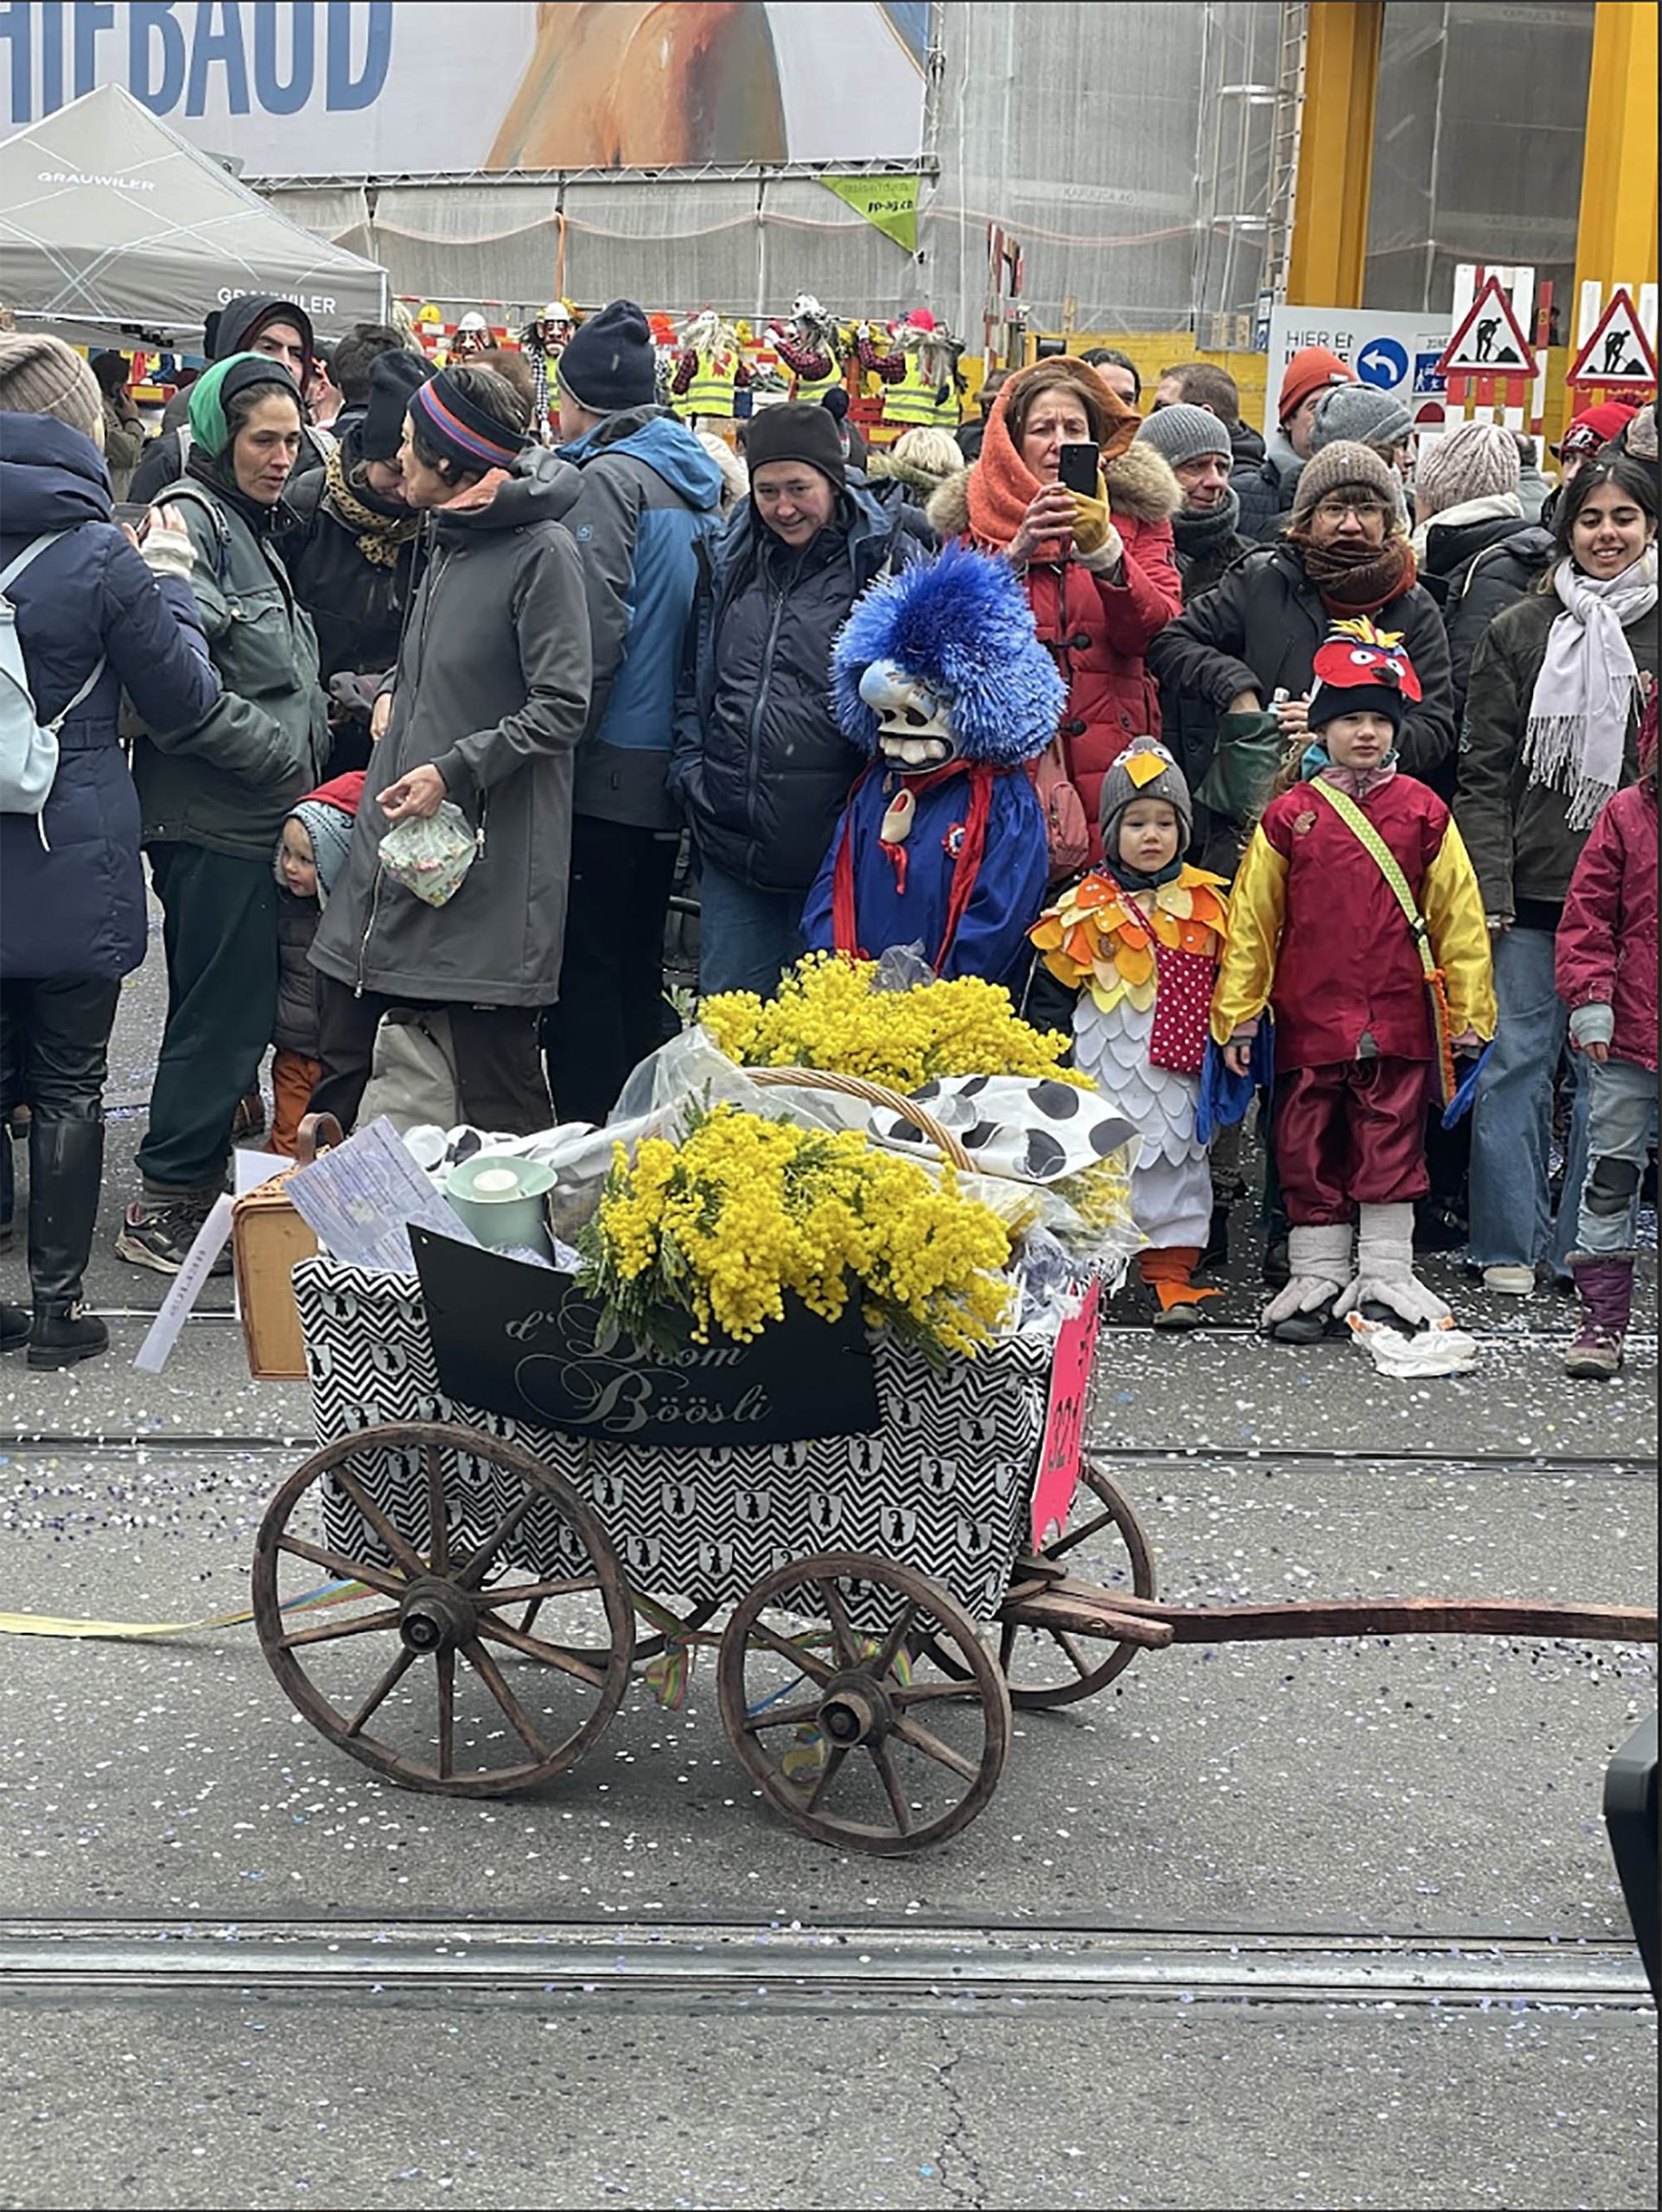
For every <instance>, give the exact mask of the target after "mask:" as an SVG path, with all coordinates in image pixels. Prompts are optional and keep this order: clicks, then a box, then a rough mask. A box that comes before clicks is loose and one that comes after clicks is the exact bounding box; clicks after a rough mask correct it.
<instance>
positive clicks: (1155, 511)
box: [928, 356, 1182, 862]
mask: <svg viewBox="0 0 1662 2212" xmlns="http://www.w3.org/2000/svg"><path fill="white" fill-rule="evenodd" d="M1136 435H1137V416H1136V415H1135V414H1133V412H1132V411H1131V410H1130V408H1129V407H1127V406H1126V405H1125V404H1124V401H1123V400H1121V399H1118V398H1117V397H1115V395H1114V394H1113V393H1112V392H1111V391H1109V389H1108V387H1107V386H1106V385H1105V384H1104V383H1103V382H1102V380H1101V378H1099V377H1098V376H1097V375H1096V373H1095V372H1094V371H1092V369H1090V368H1089V367H1087V366H1086V365H1085V364H1084V363H1083V362H1080V361H1078V360H1075V359H1072V358H1071V357H1067V356H1062V357H1060V358H1057V359H1052V360H1048V361H1040V362H1037V363H1035V365H1034V366H1033V367H1032V368H1030V369H1023V370H1022V371H1021V372H1019V373H1018V374H1017V375H1016V376H1013V377H1012V378H1010V380H1009V383H1008V384H1007V385H1005V386H1004V388H1003V391H1001V392H1000V393H999V395H998V397H997V400H996V401H995V402H994V403H993V408H992V412H991V413H990V415H989V416H988V417H987V428H986V433H985V435H984V438H983V440H982V445H981V456H980V459H979V460H978V461H977V462H976V463H975V465H974V467H972V468H971V469H970V470H969V471H968V472H967V473H966V474H965V475H962V476H956V477H949V478H948V480H946V483H945V484H943V485H942V486H941V488H940V490H939V492H937V493H936V494H935V496H934V498H933V499H932V500H931V501H930V503H929V509H928V513H929V519H930V521H931V522H932V523H933V524H934V526H935V528H936V530H937V531H939V533H940V534H941V536H942V537H965V538H968V539H969V540H970V541H971V543H974V544H977V545H979V546H982V547H984V549H986V550H989V551H992V552H1002V553H1003V554H1005V555H1007V556H1008V557H1009V561H1010V563H1011V564H1012V566H1014V567H1015V568H1016V569H1019V570H1020V571H1021V573H1022V577H1023V580H1024V582H1025V583H1026V586H1027V594H1028V605H1029V606H1030V607H1032V609H1033V619H1034V622H1035V626H1036V627H1037V630H1038V632H1039V636H1040V639H1041V642H1042V643H1043V644H1045V645H1048V647H1049V648H1050V651H1051V652H1053V653H1054V656H1055V658H1056V664H1057V666H1058V668H1059V669H1060V671H1061V676H1062V680H1063V682H1064V683H1066V684H1067V709H1066V711H1065V712H1064V714H1063V716H1062V724H1061V728H1060V732H1059V733H1058V747H1059V751H1060V761H1059V763H1058V764H1057V765H1058V766H1060V770H1061V772H1062V773H1063V774H1064V775H1065V776H1066V777H1067V780H1068V781H1069V782H1070V783H1071V784H1072V785H1073V787H1074V789H1075V790H1076V791H1078V792H1079V798H1080V801H1081V804H1082V807H1083V811H1084V817H1085V826H1086V829H1088V832H1089V836H1090V854H1089V858H1090V859H1091V861H1093V862H1094V861H1097V860H1098V859H1099V858H1100V857H1101V834H1102V833H1101V830H1100V829H1099V827H1098V819H1097V816H1098V804H1097V802H1098V793H1099V791H1101V788H1102V779H1103V778H1104V777H1105V775H1106V774H1107V772H1108V770H1109V769H1110V767H1111V766H1112V765H1113V763H1114V762H1115V761H1116V760H1118V757H1119V755H1120V754H1121V753H1123V752H1124V750H1125V748H1126V747H1127V746H1128V745H1129V744H1130V741H1131V740H1132V739H1133V738H1134V737H1145V736H1146V737H1157V736H1158V735H1159V734H1160V702H1159V692H1158V688H1157V686H1156V684H1155V683H1154V681H1153V678H1152V677H1150V676H1149V671H1148V670H1147V668H1146V667H1145V665H1144V664H1143V655H1144V653H1145V652H1146V651H1147V649H1148V646H1149V642H1150V640H1151V639H1153V638H1155V637H1156V635H1157V634H1158V632H1160V631H1161V630H1162V629H1163V628H1164V626H1165V625H1166V624H1167V623H1168V622H1169V621H1170V620H1171V619H1172V617H1173V616H1174V615H1175V614H1176V613H1177V612H1178V610H1179V608H1180V607H1181V605H1182V587H1181V584H1180V582H1179V581H1178V575H1177V569H1176V566H1175V562H1174V559H1173V556H1172V536H1171V518H1172V516H1173V515H1174V514H1175V513H1176V512H1177V510H1178V508H1179V506H1180V505H1181V504H1182V492H1181V487H1180V486H1179V485H1178V481H1177V479H1176V478H1175V476H1174V475H1173V474H1172V472H1171V469H1170V467H1169V466H1168V463H1167V462H1166V461H1164V460H1163V459H1162V457H1161V455H1160V454H1157V453H1156V452H1155V450H1154V449H1153V448H1152V447H1151V446H1148V445H1143V444H1137V445H1134V444H1133V443H1132V440H1133V439H1134V438H1135V437H1136Z"/></svg>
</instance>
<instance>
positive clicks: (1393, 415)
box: [1310, 384, 1414, 453]
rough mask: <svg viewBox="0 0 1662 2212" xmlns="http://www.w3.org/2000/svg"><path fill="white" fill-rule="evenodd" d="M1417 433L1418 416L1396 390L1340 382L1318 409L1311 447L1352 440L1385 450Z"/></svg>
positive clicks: (1314, 451)
mask: <svg viewBox="0 0 1662 2212" xmlns="http://www.w3.org/2000/svg"><path fill="white" fill-rule="evenodd" d="M1412 435H1414V418H1413V416H1411V415H1410V413H1409V411H1408V410H1407V408H1405V407H1404V405H1403V403H1402V402H1401V400H1400V399H1398V398H1397V397H1396V396H1395V395H1394V393H1391V392H1389V391H1379V388H1378V386H1377V385H1371V384H1339V385H1334V388H1333V390H1332V391H1330V392H1329V393H1328V396H1327V397H1326V398H1325V399H1324V400H1323V401H1322V403H1321V406H1320V407H1318V408H1317V409H1316V410H1315V423H1313V424H1312V425H1311V428H1310V450H1311V452H1312V453H1320V452H1321V448H1323V446H1332V445H1337V444H1338V443H1339V442H1340V440H1341V439H1349V440H1352V441H1353V442H1355V443H1356V444H1357V445H1362V446H1372V447H1374V448H1377V449H1379V450H1381V451H1385V450H1388V449H1389V448H1391V446H1399V445H1401V444H1403V443H1404V441H1405V440H1406V439H1408V438H1410V437H1412Z"/></svg>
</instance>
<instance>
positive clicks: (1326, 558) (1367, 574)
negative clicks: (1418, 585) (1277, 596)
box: [1287, 530, 1419, 619]
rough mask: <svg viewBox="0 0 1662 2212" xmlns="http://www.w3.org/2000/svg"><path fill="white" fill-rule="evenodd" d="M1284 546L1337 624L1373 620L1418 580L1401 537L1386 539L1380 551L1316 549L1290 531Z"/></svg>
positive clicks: (1299, 532)
mask: <svg viewBox="0 0 1662 2212" xmlns="http://www.w3.org/2000/svg"><path fill="white" fill-rule="evenodd" d="M1287 543H1289V545H1292V546H1295V547H1296V549H1297V551H1298V557H1299V559H1300V560H1301V561H1302V563H1304V573H1305V575H1307V576H1308V577H1309V580H1310V582H1312V583H1313V584H1314V585H1315V588H1316V589H1317V591H1318V592H1320V594H1321V604H1322V605H1323V606H1324V607H1326V608H1327V609H1328V613H1331V614H1334V615H1337V616H1339V617H1340V618H1341V619H1343V618H1344V617H1346V616H1348V615H1352V614H1377V613H1379V609H1380V608H1381V607H1388V606H1389V605H1390V603H1391V601H1392V600H1393V599H1400V598H1401V597H1402V595H1403V594H1404V592H1405V591H1409V590H1411V589H1412V588H1413V586H1414V584H1415V582H1416V581H1417V577H1418V575H1419V571H1418V569H1417V568H1416V567H1415V565H1414V549H1413V547H1412V546H1411V545H1410V543H1409V542H1408V540H1407V539H1406V538H1405V537H1387V538H1386V540H1385V543H1384V544H1383V545H1318V544H1316V543H1315V540H1314V539H1313V538H1311V537H1309V534H1308V533H1307V532H1306V531H1302V530H1289V531H1288V532H1287Z"/></svg>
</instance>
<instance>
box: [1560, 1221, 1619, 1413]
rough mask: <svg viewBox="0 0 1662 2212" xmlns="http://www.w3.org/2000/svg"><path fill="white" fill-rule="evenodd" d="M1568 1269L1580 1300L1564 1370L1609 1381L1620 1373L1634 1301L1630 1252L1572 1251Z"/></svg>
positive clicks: (1600, 1381)
mask: <svg viewBox="0 0 1662 2212" xmlns="http://www.w3.org/2000/svg"><path fill="white" fill-rule="evenodd" d="M1570 1273H1571V1274H1573V1275H1574V1277H1575V1279H1576V1295H1577V1296H1578V1297H1579V1298H1580V1300H1581V1303H1582V1325H1581V1330H1580V1333H1579V1334H1578V1335H1577V1337H1576V1341H1575V1343H1574V1344H1571V1345H1570V1349H1569V1351H1567V1352H1565V1354H1564V1356H1563V1371H1564V1373H1565V1374H1566V1375H1573V1376H1579V1377H1582V1378H1583V1379H1585V1380H1587V1381H1589V1382H1598V1383H1608V1381H1609V1380H1610V1378H1611V1376H1614V1375H1620V1374H1621V1347H1622V1339H1623V1338H1625V1337H1626V1335H1627V1322H1628V1319H1629V1317H1630V1316H1631V1314H1632V1312H1633V1253H1631V1252H1572V1253H1571V1254H1570Z"/></svg>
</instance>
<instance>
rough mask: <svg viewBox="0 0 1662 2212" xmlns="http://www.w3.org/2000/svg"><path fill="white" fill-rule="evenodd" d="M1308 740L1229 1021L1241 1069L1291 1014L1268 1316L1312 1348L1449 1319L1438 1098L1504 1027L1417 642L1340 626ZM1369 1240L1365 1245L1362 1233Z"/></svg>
mask: <svg viewBox="0 0 1662 2212" xmlns="http://www.w3.org/2000/svg"><path fill="white" fill-rule="evenodd" d="M1315 678H1316V686H1315V691H1314V692H1313V693H1312V695H1311V698H1310V704H1309V745H1308V746H1307V747H1305V749H1304V751H1303V753H1302V758H1301V759H1300V760H1298V761H1297V762H1296V765H1294V766H1289V768H1288V769H1287V770H1286V771H1284V772H1283V776H1284V779H1285V780H1286V781H1287V783H1288V785H1289V788H1287V789H1284V790H1283V791H1281V792H1280V793H1279V795H1278V796H1277V797H1275V798H1271V800H1270V804H1268V805H1267V806H1266V807H1265V809H1264V814H1263V817H1262V818H1261V819H1260V821H1259V823H1258V828H1257V829H1255V830H1254V831H1253V833H1252V839H1251V843H1250V844H1249V846H1248V847H1247V849H1246V855H1245V859H1244V860H1243V861H1242V862H1241V866H1240V870H1239V874H1237V876H1236V878H1235V888H1234V892H1233V893H1232V897H1231V900H1230V930H1229V942H1228V944H1227V945H1226V948H1225V951H1224V958H1223V965H1222V969H1221V972H1220V973H1219V977H1218V988H1217V994H1216V996H1215V997H1214V999H1213V1008H1212V1033H1213V1037H1214V1038H1215V1039H1216V1040H1217V1042H1218V1044H1219V1046H1221V1047H1223V1048H1224V1054H1225V1058H1226V1060H1228V1061H1229V1063H1230V1065H1231V1066H1232V1068H1233V1069H1234V1070H1235V1071H1236V1072H1238V1073H1243V1072H1245V1058H1246V1054H1247V1052H1248V1050H1249V1048H1250V1046H1251V1040H1252V1039H1254V1038H1255V1037H1256V1036H1257V1034H1258V1027H1259V1024H1260V1022H1261V1021H1262V1020H1263V1018H1264V1014H1265V1012H1266V1010H1267V1011H1270V1012H1273V1014H1274V1016H1275V1053H1274V1058H1275V1094H1274V1114H1273V1128H1274V1143H1275V1154H1276V1166H1277V1172H1278V1173H1279V1176H1280V1179H1281V1191H1282V1199H1283V1204H1284V1205H1285V1206H1286V1209H1287V1217H1288V1219H1289V1222H1290V1223H1291V1224H1292V1231H1291V1235H1290V1236H1289V1240H1288V1256H1289V1262H1290V1264H1291V1270H1292V1272H1291V1278H1290V1280H1289V1282H1288V1283H1287V1285H1286V1287H1285V1288H1284V1289H1283V1290H1282V1291H1281V1292H1279V1293H1278V1294H1277V1296H1276V1297H1275V1298H1274V1299H1272V1300H1270V1304H1269V1305H1268V1306H1266V1307H1265V1308H1264V1316H1263V1319H1264V1326H1265V1327H1266V1328H1268V1329H1269V1331H1270V1334H1271V1335H1272V1336H1275V1337H1277V1338H1281V1339H1282V1340H1283V1342H1286V1343H1292V1344H1307V1343H1311V1342H1313V1341H1314V1340H1315V1338H1317V1337H1319V1336H1321V1334H1322V1332H1323V1331H1324V1330H1325V1328H1326V1326H1327V1324H1328V1319H1329V1317H1330V1316H1331V1317H1332V1318H1334V1319H1342V1318H1343V1317H1344V1316H1345V1315H1346V1314H1347V1313H1350V1312H1351V1311H1353V1309H1354V1308H1356V1307H1359V1306H1363V1305H1364V1304H1366V1303H1367V1302H1374V1303H1377V1304H1379V1305H1380V1306H1385V1307H1387V1308H1389V1309H1390V1311H1391V1313H1395V1314H1396V1315H1397V1316H1398V1318H1400V1319H1403V1320H1404V1321H1407V1322H1408V1323H1410V1325H1416V1326H1417V1325H1419V1324H1421V1323H1434V1324H1436V1325H1440V1326H1449V1325H1451V1323H1450V1316H1449V1308H1448V1306H1446V1305H1445V1304H1444V1303H1443V1301H1442V1299H1440V1298H1439V1297H1437V1296H1436V1294H1435V1293H1434V1292H1432V1291H1430V1290H1428V1289H1427V1288H1426V1287H1425V1286H1424V1285H1423V1283H1421V1282H1420V1281H1418V1280H1417V1278H1416V1276H1415V1274H1414V1251H1413V1234H1414V1200H1415V1199H1416V1198H1421V1197H1423V1195H1424V1193H1425V1192H1426V1190H1427V1189H1428V1188H1429V1187H1430V1179H1429V1178H1428V1176H1427V1174H1426V1168H1425V1109H1426V1103H1427V1098H1428V1094H1429V1095H1430V1096H1431V1097H1433V1098H1436V1099H1438V1100H1441V1101H1442V1102H1443V1103H1447V1102H1448V1101H1449V1098H1450V1097H1451V1096H1452V1095H1453V1092H1454V1090H1455V1069H1454V1054H1455V1052H1475V1051H1477V1050H1479V1049H1481V1045H1482V1043H1483V1041H1484V1039H1487V1038H1489V1037H1492V1036H1493V1034H1494V1024H1495V1006H1494V981H1493V973H1492V971H1491V969H1490V964H1489V937H1488V931H1487V927H1486V926H1485V924H1484V919H1483V901H1482V898H1481V894H1480V893H1479V891H1478V887H1477V879H1476V876H1475V875H1474V873H1473V869H1472V864H1471V861H1470V860H1469V859H1468V857H1467V853H1466V848H1465V846H1464V845H1463V844H1462V843H1461V837H1460V832H1459V830H1458V829H1455V825H1454V822H1453V820H1452V819H1451V817H1450V816H1449V810H1448V808H1447V807H1446V806H1445V805H1444V804H1443V803H1442V800H1441V799H1440V798H1438V797H1437V796H1436V792H1435V791H1428V790H1427V789H1426V787H1425V785H1423V784H1421V783H1417V782H1416V781H1415V780H1414V779H1413V778H1412V777H1410V776H1405V775H1402V774H1400V773H1399V772H1398V767H1397V750H1396V747H1397V738H1398V734H1399V732H1400V731H1401V728H1402V723H1403V714H1404V700H1415V699H1417V698H1418V697H1419V696H1420V685H1419V678H1418V677H1417V675H1416V674H1415V672H1414V666H1413V663H1412V662H1411V661H1410V659H1409V658H1408V656H1407V654H1406V653H1404V652H1403V650H1402V640H1401V638H1400V636H1398V634H1396V633H1394V632H1387V631H1379V630H1376V629H1375V628H1374V626H1373V625H1372V623H1371V622H1368V621H1366V620H1358V621H1353V622H1336V623H1334V626H1333V627H1332V628H1331V629H1330V630H1329V632H1328V636H1327V638H1326V639H1324V641H1323V642H1322V644H1321V646H1320V647H1319V649H1318V650H1317V652H1316V656H1315ZM1356 1224H1360V1225H1359V1226H1357V1227H1356V1231H1355V1233H1356V1234H1357V1239H1358V1249H1357V1255H1356V1258H1355V1261H1354V1262H1353V1260H1352V1257H1351V1239H1352V1235H1353V1225H1356Z"/></svg>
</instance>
